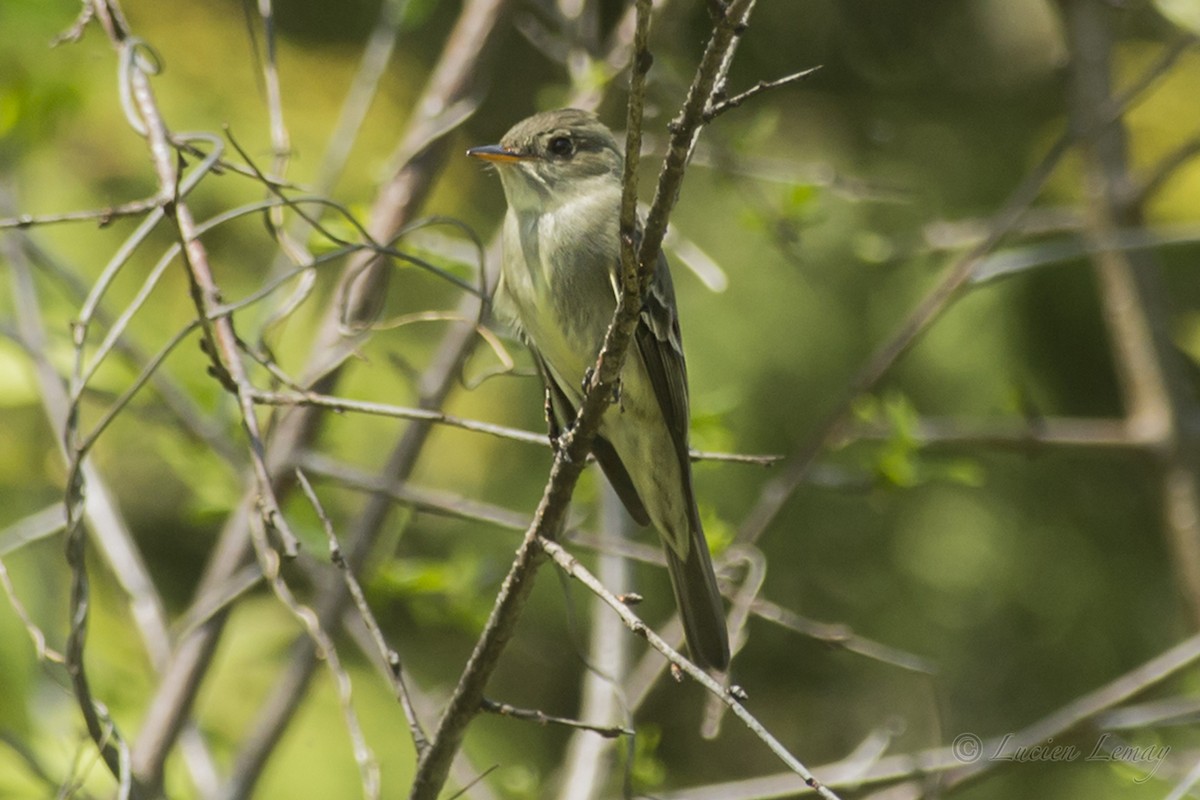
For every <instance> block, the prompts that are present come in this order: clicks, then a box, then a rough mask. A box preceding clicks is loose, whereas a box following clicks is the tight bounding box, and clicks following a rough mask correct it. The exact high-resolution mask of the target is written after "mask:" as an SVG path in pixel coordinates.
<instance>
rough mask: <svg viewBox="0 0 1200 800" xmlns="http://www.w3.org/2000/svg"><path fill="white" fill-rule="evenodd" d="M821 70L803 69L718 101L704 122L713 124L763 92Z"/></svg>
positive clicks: (708, 112) (813, 68)
mask: <svg viewBox="0 0 1200 800" xmlns="http://www.w3.org/2000/svg"><path fill="white" fill-rule="evenodd" d="M819 69H821V67H820V66H816V67H809V68H808V69H802V70H800V71H799V72H794V73H792V74H791V75H785V76H784V77H782V78H776V79H775V80H773V81H759V82H758V83H756V84H754V86H751V87H750V88H749V89H747V90H746V91H744V92H742V93H741V94H736V95H734V96H733V97H730V98H728V99H726V100H720V99H717V101H716V102H715V103H713V104H711V105H709V107H708V108H707V109H706V110H705V112H704V121H705V122H712V121H713V120H714V119H716V118H717V117H719V116H721V115H722V114H724V113H725V112H726V111H730V110H732V109H735V108H737V107H738V106H740V105H741V104H742V103H745V102H746V101H747V100H749V99H750V98H752V97H755V96H757V95H760V94H762V93H763V92H766V91H769V90H771V89H778V88H779V87H780V86H787V85H788V84H790V83H799V82H800V81H802V80H804V79H805V78H807V77H808V76H809V75H812V74H813V73H814V72H816V71H817V70H819Z"/></svg>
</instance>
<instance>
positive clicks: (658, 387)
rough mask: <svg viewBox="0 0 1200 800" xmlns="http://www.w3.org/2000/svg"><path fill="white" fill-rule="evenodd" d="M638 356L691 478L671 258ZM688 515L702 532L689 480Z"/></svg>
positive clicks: (656, 278)
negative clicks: (669, 267)
mask: <svg viewBox="0 0 1200 800" xmlns="http://www.w3.org/2000/svg"><path fill="white" fill-rule="evenodd" d="M634 341H635V342H636V344H637V353H638V355H640V356H641V359H642V363H643V364H644V365H645V367H646V374H647V375H648V376H649V377H650V384H651V385H652V386H653V387H654V396H655V397H656V398H657V399H658V405H659V408H660V409H661V410H662V415H663V421H664V423H665V424H666V426H667V429H668V430H669V431H670V434H671V442H672V443H673V444H674V445H675V456H676V458H678V459H679V469H680V474H681V475H684V476H687V475H689V474H690V471H691V463H690V453H689V452H688V426H689V424H690V415H689V409H688V381H687V363H686V362H685V361H684V358H683V337H682V336H681V334H680V331H679V314H678V312H677V310H676V307H675V288H674V286H673V285H672V284H671V273H670V271H669V270H668V268H667V258H666V256H665V255H663V254H662V253H661V252H660V253H659V255H658V262H657V263H656V264H655V269H654V275H653V277H652V278H651V280H650V287H649V289H648V291H647V292H646V296H645V298H643V302H642V315H641V320H640V321H639V324H638V326H637V330H636V331H635V332H634ZM683 484H684V491H685V492H687V505H688V514H689V515H690V516H691V522H692V528H693V530H695V531H699V530H700V521H699V519H698V518H697V517H698V512H697V510H696V501H695V497H694V496H693V495H692V482H691V481H690V480H687V479H686V478H685V480H684V482H683ZM688 546H689V545H688V544H687V543H685V542H680V543H679V544H678V546H677V547H676V552H677V553H678V554H679V555H680V557H681V558H682V557H686V554H687V552H688Z"/></svg>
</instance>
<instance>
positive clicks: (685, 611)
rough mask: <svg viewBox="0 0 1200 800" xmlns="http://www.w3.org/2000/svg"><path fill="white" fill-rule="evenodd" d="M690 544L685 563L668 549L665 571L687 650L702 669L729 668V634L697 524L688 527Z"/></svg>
mask: <svg viewBox="0 0 1200 800" xmlns="http://www.w3.org/2000/svg"><path fill="white" fill-rule="evenodd" d="M688 527H689V529H690V535H691V544H690V546H689V547H688V557H687V559H686V560H683V559H680V558H679V556H678V555H676V554H675V551H674V549H673V548H671V547H670V546H668V547H664V548H663V549H664V550H665V551H666V554H667V571H668V572H669V573H670V575H671V586H672V587H673V588H674V589H675V602H676V603H677V604H678V606H679V615H680V617H682V619H683V632H684V635H686V636H687V643H688V650H689V651H691V654H692V658H693V659H694V660H695V661H696V663H698V664H699V665H700V666H702V667H708V668H711V669H718V670H725V669H727V668H728V667H729V634H728V632H727V630H726V628H725V606H724V605H723V604H722V603H721V591H720V590H719V589H718V588H717V577H716V575H714V574H713V566H712V558H711V557H710V556H709V554H708V543H707V542H706V541H705V539H704V532H703V531H702V530H701V528H700V524H699V521H698V520H697V521H694V522H693V524H692V525H689V526H688Z"/></svg>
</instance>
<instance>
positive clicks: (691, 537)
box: [467, 108, 729, 669]
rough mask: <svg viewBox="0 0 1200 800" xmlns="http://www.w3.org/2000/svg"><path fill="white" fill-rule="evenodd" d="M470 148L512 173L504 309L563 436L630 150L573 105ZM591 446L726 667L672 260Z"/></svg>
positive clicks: (658, 277)
mask: <svg viewBox="0 0 1200 800" xmlns="http://www.w3.org/2000/svg"><path fill="white" fill-rule="evenodd" d="M467 154H468V155H470V156H473V157H475V158H479V159H483V160H484V161H487V162H490V163H491V164H494V165H495V167H496V171H497V172H498V174H499V175H500V181H501V183H502V184H503V187H504V195H505V198H506V199H507V201H508V213H507V214H506V216H505V218H504V231H503V261H502V266H501V276H500V283H499V286H498V287H497V290H496V301H495V305H496V310H497V313H498V315H499V316H500V317H501V318H504V319H506V320H507V321H508V322H509V323H511V324H512V325H513V326H514V327H515V328H516V329H517V331H518V333H519V334H520V335H521V336H522V338H523V339H524V341H525V342H526V343H527V344H528V345H529V347H530V349H531V350H532V351H533V354H534V358H535V360H536V361H537V364H538V368H539V369H540V371H541V374H542V378H543V380H544V381H545V384H546V392H547V410H548V412H549V417H550V424H551V428H552V432H553V430H555V429H559V430H561V427H562V426H563V425H570V424H571V422H572V421H573V420H574V419H575V413H576V410H577V409H578V408H579V404H580V403H581V402H582V399H583V390H584V389H583V387H584V379H585V375H586V374H587V372H588V370H589V368H590V367H592V365H593V364H594V363H595V361H596V357H597V355H598V353H599V350H600V346H601V343H602V342H603V340H604V335H605V332H606V330H607V328H608V325H609V323H610V322H611V321H612V317H613V312H614V310H615V308H616V302H617V296H618V288H617V287H618V282H617V281H618V270H619V269H620V254H619V253H620V243H619V239H618V231H619V216H620V204H621V173H622V167H623V164H624V157H623V156H622V154H621V151H620V148H619V147H618V145H617V141H616V139H615V138H613V135H612V132H611V131H610V130H609V129H608V128H606V127H605V126H604V125H603V124H602V123H601V122H600V121H599V120H598V119H597V118H596V117H595V115H593V114H590V113H588V112H585V111H579V110H576V109H570V108H568V109H561V110H558V111H548V112H545V113H542V114H536V115H534V116H532V117H530V118H528V119H526V120H524V121H522V122H519V123H517V124H516V125H515V126H513V128H512V129H511V130H510V131H509V132H508V133H506V134H505V135H504V137H503V138H502V139H501V140H500V144H498V145H487V146H485V147H475V148H472V149H470V150H468V151H467ZM593 452H594V453H595V456H596V460H597V461H598V462H599V464H600V467H601V468H602V469H603V470H604V473H605V474H606V475H607V476H608V479H609V481H610V482H611V483H612V485H613V488H614V489H615V490H616V492H617V494H618V495H619V496H620V498H621V500H622V501H623V502H624V504H625V507H626V508H627V509H628V510H629V513H630V515H631V516H632V517H633V518H634V519H635V520H636V521H637V522H638V523H639V524H642V525H648V524H653V526H654V527H655V528H656V529H657V530H658V532H659V534H660V536H661V537H662V540H663V544H664V548H665V550H666V556H667V567H668V570H669V572H670V575H671V584H672V586H673V587H674V589H675V599H676V602H677V603H678V605H679V612H680V615H681V616H682V618H683V628H684V632H685V633H686V635H687V642H688V648H689V650H690V651H691V654H692V658H693V659H694V660H696V661H697V662H698V663H700V664H701V665H702V666H708V667H713V668H716V669H725V668H726V667H728V665H729V636H728V633H727V632H726V628H725V614H724V607H723V606H722V604H721V595H720V592H719V590H718V589H717V581H716V577H715V576H714V575H713V567H712V559H711V558H710V556H709V553H708V545H707V542H706V541H705V539H704V531H703V529H702V528H701V526H700V515H699V512H698V511H697V509H696V498H695V494H694V492H693V489H692V470H691V461H690V459H689V456H688V385H687V368H686V366H685V364H684V360H683V345H682V341H681V339H680V333H679V318H678V314H677V312H676V308H675V291H674V289H673V288H672V286H671V275H670V273H669V272H668V270H667V262H666V259H665V258H663V257H660V258H659V260H658V263H657V264H656V266H655V270H654V276H653V278H652V280H651V282H650V288H649V291H648V292H647V294H646V297H645V298H644V305H643V308H642V312H641V319H640V321H639V323H638V326H637V331H636V333H635V335H634V341H633V344H632V345H631V347H630V350H629V354H628V356H627V358H626V362H625V365H624V368H623V370H622V372H621V381H620V393H619V397H618V400H617V402H616V403H615V404H614V405H613V406H610V407H609V408H608V410H607V411H606V412H605V414H604V417H603V418H602V420H601V423H600V429H599V434H598V435H597V437H596V440H595V443H594V445H593Z"/></svg>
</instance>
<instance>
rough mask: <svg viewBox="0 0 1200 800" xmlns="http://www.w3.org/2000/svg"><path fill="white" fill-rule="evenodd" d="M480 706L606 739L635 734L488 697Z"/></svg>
mask: <svg viewBox="0 0 1200 800" xmlns="http://www.w3.org/2000/svg"><path fill="white" fill-rule="evenodd" d="M479 708H480V709H481V710H483V711H486V712H487V713H489V714H496V715H498V716H501V717H512V718H513V719H522V720H525V721H526V722H536V723H537V724H538V725H561V726H563V727H565V728H574V729H576V730H581V731H587V732H589V733H594V734H597V735H599V736H603V737H604V738H605V739H616V738H617V737H618V736H633V734H634V732H633V731H632V730H630V729H629V728H626V727H625V726H623V725H593V724H592V723H590V722H581V721H579V720H577V719H568V718H566V717H556V716H554V715H553V714H547V713H546V712H544V711H539V710H537V709H536V708H517V707H515V706H510V705H509V704H508V703H497V702H496V701H494V700H489V699H487V698H486V697H485V698H483V700H481V701H480V703H479Z"/></svg>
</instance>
